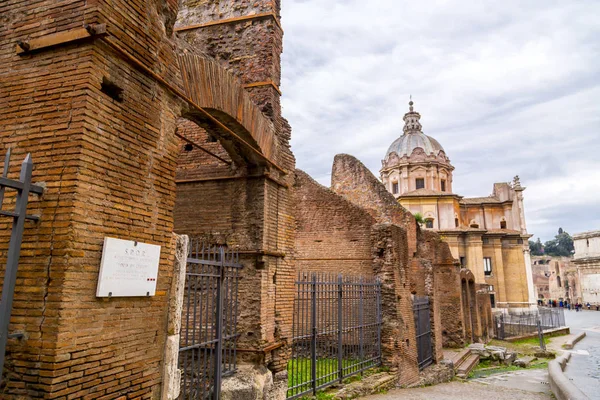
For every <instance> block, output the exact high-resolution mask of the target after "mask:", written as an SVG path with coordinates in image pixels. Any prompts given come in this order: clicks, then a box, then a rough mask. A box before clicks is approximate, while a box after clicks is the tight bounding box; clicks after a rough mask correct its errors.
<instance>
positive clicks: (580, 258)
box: [573, 231, 600, 305]
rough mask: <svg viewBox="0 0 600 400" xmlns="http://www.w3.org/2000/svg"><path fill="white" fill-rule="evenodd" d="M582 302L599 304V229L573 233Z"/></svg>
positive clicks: (574, 260)
mask: <svg viewBox="0 0 600 400" xmlns="http://www.w3.org/2000/svg"><path fill="white" fill-rule="evenodd" d="M573 244H574V245H575V257H574V258H573V264H575V266H576V267H577V271H578V274H579V280H580V281H581V297H582V303H583V304H587V303H590V304H594V305H596V304H600V231H590V232H583V233H578V234H576V235H573Z"/></svg>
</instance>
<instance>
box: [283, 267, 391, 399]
mask: <svg viewBox="0 0 600 400" xmlns="http://www.w3.org/2000/svg"><path fill="white" fill-rule="evenodd" d="M292 335H293V341H292V357H291V360H290V361H289V364H288V380H289V384H288V392H287V397H288V398H290V399H292V398H297V397H301V396H304V395H310V394H312V395H316V392H317V390H319V389H322V388H325V387H327V386H329V385H332V384H333V383H335V382H341V381H342V380H343V379H344V378H346V377H349V376H352V375H355V374H358V373H361V372H362V371H364V370H366V369H369V368H372V367H375V366H378V365H380V364H381V283H380V282H379V281H378V280H377V279H375V278H364V277H350V276H342V275H334V274H324V273H311V272H302V273H300V274H298V280H297V281H296V298H295V300H294V316H293V325H292Z"/></svg>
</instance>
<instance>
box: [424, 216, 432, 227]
mask: <svg viewBox="0 0 600 400" xmlns="http://www.w3.org/2000/svg"><path fill="white" fill-rule="evenodd" d="M425 228H429V229H432V228H433V219H431V218H427V219H426V220H425Z"/></svg>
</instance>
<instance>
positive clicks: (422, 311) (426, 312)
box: [413, 296, 433, 369]
mask: <svg viewBox="0 0 600 400" xmlns="http://www.w3.org/2000/svg"><path fill="white" fill-rule="evenodd" d="M413 312H414V314H415V331H416V335H417V352H418V361H419V369H423V368H425V367H427V366H428V365H431V363H432V362H433V347H432V343H431V320H430V317H431V316H430V307H429V297H427V296H424V297H418V296H415V297H414V299H413Z"/></svg>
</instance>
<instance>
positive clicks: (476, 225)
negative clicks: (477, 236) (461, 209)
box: [470, 222, 479, 229]
mask: <svg viewBox="0 0 600 400" xmlns="http://www.w3.org/2000/svg"><path fill="white" fill-rule="evenodd" d="M470 227H471V228H476V229H477V228H479V224H477V223H475V222H472V223H471V225H470Z"/></svg>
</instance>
